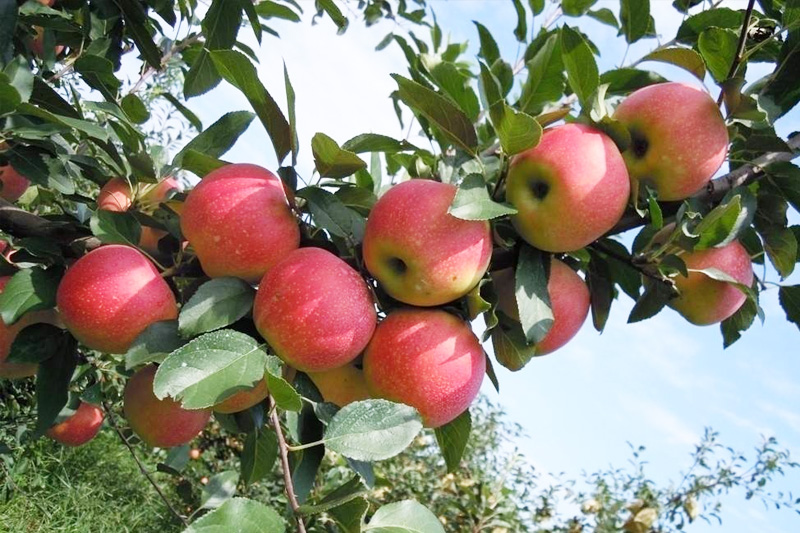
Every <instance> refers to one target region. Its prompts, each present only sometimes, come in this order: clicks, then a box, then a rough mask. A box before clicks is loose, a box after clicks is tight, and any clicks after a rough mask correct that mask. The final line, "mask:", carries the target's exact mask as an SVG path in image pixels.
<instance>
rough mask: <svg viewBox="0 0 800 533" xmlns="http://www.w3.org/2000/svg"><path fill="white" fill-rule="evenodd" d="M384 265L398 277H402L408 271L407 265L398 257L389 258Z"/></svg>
mask: <svg viewBox="0 0 800 533" xmlns="http://www.w3.org/2000/svg"><path fill="white" fill-rule="evenodd" d="M386 264H387V265H388V266H389V269H390V270H391V271H392V272H394V273H395V274H398V275H403V274H405V273H406V272H407V271H408V265H407V264H406V262H405V261H403V260H402V259H400V258H399V257H390V258H389V259H388V260H387V261H386Z"/></svg>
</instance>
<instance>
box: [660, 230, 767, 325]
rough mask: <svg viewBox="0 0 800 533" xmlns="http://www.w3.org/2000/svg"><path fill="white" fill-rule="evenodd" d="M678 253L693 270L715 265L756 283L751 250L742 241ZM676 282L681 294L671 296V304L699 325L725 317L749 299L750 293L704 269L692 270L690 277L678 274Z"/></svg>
mask: <svg viewBox="0 0 800 533" xmlns="http://www.w3.org/2000/svg"><path fill="white" fill-rule="evenodd" d="M679 257H680V258H681V259H683V261H684V262H685V263H686V267H687V268H688V269H690V270H704V269H707V268H715V269H717V270H721V271H722V272H724V273H726V274H727V275H728V276H730V277H732V278H733V279H735V280H736V281H738V282H739V283H741V284H743V285H746V286H748V287H750V286H751V285H752V283H753V264H752V262H751V260H750V254H748V253H747V250H746V249H745V248H744V246H742V245H741V243H739V241H733V242H731V243H729V244H727V245H725V246H722V247H720V248H709V249H707V250H701V251H697V252H687V253H684V254H683V255H680V256H679ZM675 286H676V287H677V288H678V291H679V292H680V296H678V297H677V298H674V299H672V300H670V302H669V306H670V307H672V308H673V309H675V310H676V311H677V312H678V313H680V314H681V315H683V317H684V318H685V319H686V320H688V321H689V322H691V323H692V324H696V325H698V326H706V325H709V324H716V323H717V322H721V321H723V320H725V319H726V318H728V317H730V316H731V315H733V314H734V313H735V312H736V311H738V310H739V308H740V307H741V306H742V304H744V302H745V300H747V296H746V295H745V294H744V293H743V292H742V291H741V290H739V289H738V288H736V286H735V285H732V284H730V283H726V282H724V281H717V280H715V279H712V278H710V277H708V276H706V275H705V274H703V273H702V272H689V276H688V277H686V276H682V275H678V277H676V278H675Z"/></svg>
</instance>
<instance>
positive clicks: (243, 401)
mask: <svg viewBox="0 0 800 533" xmlns="http://www.w3.org/2000/svg"><path fill="white" fill-rule="evenodd" d="M268 394H269V391H268V390H267V380H266V379H262V380H261V381H259V382H258V383H256V384H255V386H253V387H251V388H249V389H244V390H240V391H239V392H236V393H235V394H233V395H232V396H229V397H228V398H226V399H225V400H223V401H221V402H220V403H218V404H217V405H215V406H214V407H213V408H212V409H213V410H214V411H215V412H217V413H223V414H231V413H238V412H239V411H244V410H245V409H250V408H251V407H253V406H254V405H255V404H257V403H259V402H262V401H263V400H264V398H266V397H267V395H268Z"/></svg>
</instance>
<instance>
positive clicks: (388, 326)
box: [364, 308, 486, 428]
mask: <svg viewBox="0 0 800 533" xmlns="http://www.w3.org/2000/svg"><path fill="white" fill-rule="evenodd" d="M485 372H486V359H485V356H484V353H483V348H482V347H481V344H480V341H478V338H477V337H476V336H475V335H474V334H473V333H472V330H470V328H469V326H468V325H467V324H466V323H465V322H464V321H462V320H461V319H460V318H458V317H456V316H454V315H451V314H450V313H447V312H445V311H442V310H439V309H410V308H406V309H399V310H396V311H392V312H391V313H389V315H388V316H387V317H386V318H385V319H384V320H383V322H381V323H380V324H378V327H377V328H376V329H375V335H373V337H372V340H371V341H370V342H369V345H368V346H367V349H366V351H365V352H364V377H365V378H366V380H367V387H368V388H369V391H370V393H371V394H372V396H373V397H375V398H385V399H387V400H391V401H394V402H401V403H404V404H406V405H410V406H412V407H415V408H416V409H417V410H418V411H419V413H420V415H422V420H423V422H424V423H425V426H427V427H431V428H436V427H439V426H441V425H444V424H446V423H448V422H450V421H451V420H453V419H454V418H456V417H457V416H458V415H459V414H461V413H462V412H463V411H464V410H465V409H467V408H468V407H469V406H470V404H471V403H472V400H474V399H475V396H477V394H478V390H479V389H480V386H481V382H482V381H483V375H484V373H485Z"/></svg>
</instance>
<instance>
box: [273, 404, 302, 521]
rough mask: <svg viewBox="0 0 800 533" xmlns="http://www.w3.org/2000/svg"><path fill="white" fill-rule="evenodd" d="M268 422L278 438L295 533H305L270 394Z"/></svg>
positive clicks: (286, 451)
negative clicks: (294, 523)
mask: <svg viewBox="0 0 800 533" xmlns="http://www.w3.org/2000/svg"><path fill="white" fill-rule="evenodd" d="M269 405H270V416H269V418H270V422H271V423H272V427H274V428H275V435H276V436H277V437H278V450H279V451H280V457H281V469H282V470H283V481H284V485H285V489H286V496H287V497H288V498H289V505H290V506H291V507H292V512H293V513H294V517H295V519H296V520H297V532H298V533H306V525H305V523H304V522H303V517H302V516H301V515H300V512H299V509H300V504H299V503H298V502H297V496H295V493H294V483H293V482H292V470H291V468H290V467H289V446H288V445H287V444H286V439H285V438H284V436H283V430H282V429H281V419H280V416H279V415H278V409H277V407H276V404H275V399H274V398H273V397H272V395H271V394H270V396H269Z"/></svg>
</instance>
